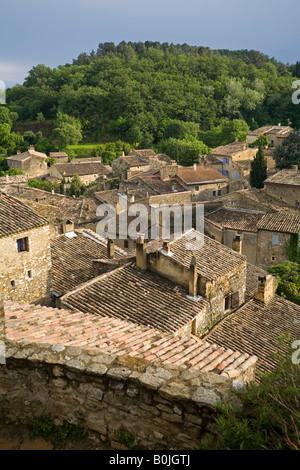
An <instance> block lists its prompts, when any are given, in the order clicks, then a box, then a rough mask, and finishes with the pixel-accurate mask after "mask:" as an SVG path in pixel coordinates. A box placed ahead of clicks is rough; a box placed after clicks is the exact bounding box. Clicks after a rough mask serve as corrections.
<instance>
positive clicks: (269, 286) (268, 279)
mask: <svg viewBox="0 0 300 470" xmlns="http://www.w3.org/2000/svg"><path fill="white" fill-rule="evenodd" d="M258 281H259V284H258V289H257V292H256V294H255V295H254V299H256V300H259V301H260V302H263V303H264V304H267V303H269V302H270V300H272V299H273V297H274V295H275V289H276V286H275V282H274V278H273V276H271V274H268V275H267V276H263V277H259V278H258Z"/></svg>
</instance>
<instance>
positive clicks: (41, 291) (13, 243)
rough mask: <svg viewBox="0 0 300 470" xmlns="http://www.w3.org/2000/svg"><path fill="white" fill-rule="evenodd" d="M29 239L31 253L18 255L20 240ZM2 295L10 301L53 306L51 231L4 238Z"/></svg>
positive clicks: (1, 249) (1, 247) (0, 268)
mask: <svg viewBox="0 0 300 470" xmlns="http://www.w3.org/2000/svg"><path fill="white" fill-rule="evenodd" d="M26 237H27V238H28V249H29V251H22V252H18V249H17V240H18V239H21V238H26ZM0 253H1V265H0V295H2V296H4V297H5V299H7V300H16V301H26V302H31V303H34V302H41V303H49V301H50V298H51V291H50V289H51V286H52V280H51V254H50V227H49V226H48V225H47V226H44V227H39V228H36V229H31V230H29V231H28V232H20V233H15V234H13V235H11V236H9V237H2V238H0Z"/></svg>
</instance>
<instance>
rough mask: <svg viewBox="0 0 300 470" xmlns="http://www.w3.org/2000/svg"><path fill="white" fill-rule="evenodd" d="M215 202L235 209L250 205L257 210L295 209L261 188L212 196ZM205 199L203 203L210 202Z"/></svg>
mask: <svg viewBox="0 0 300 470" xmlns="http://www.w3.org/2000/svg"><path fill="white" fill-rule="evenodd" d="M214 201H215V202H217V203H222V205H224V206H226V207H229V206H231V207H236V208H237V209H245V210H247V209H248V208H249V205H250V207H251V210H258V211H266V212H270V211H280V210H282V209H283V208H286V209H292V208H293V210H295V207H294V206H292V205H290V204H288V203H287V202H285V201H281V200H280V199H278V198H276V197H274V196H272V195H270V194H268V193H266V192H265V190H263V189H257V188H248V189H242V190H240V191H234V192H232V193H229V194H225V195H223V196H218V197H216V198H214ZM210 203H211V201H207V202H206V203H205V204H210Z"/></svg>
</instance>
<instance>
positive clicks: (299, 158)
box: [274, 130, 300, 169]
mask: <svg viewBox="0 0 300 470" xmlns="http://www.w3.org/2000/svg"><path fill="white" fill-rule="evenodd" d="M274 158H275V161H276V165H277V166H278V168H280V169H282V168H289V167H290V166H291V165H292V164H294V163H295V162H299V163H300V130H295V131H293V132H291V133H290V135H288V136H287V137H286V138H285V139H284V141H283V142H282V144H281V145H280V146H279V147H276V149H275V152H274Z"/></svg>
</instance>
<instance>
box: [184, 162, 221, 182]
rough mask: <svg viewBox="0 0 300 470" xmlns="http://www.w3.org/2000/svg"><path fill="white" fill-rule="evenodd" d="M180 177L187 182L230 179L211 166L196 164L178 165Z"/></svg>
mask: <svg viewBox="0 0 300 470" xmlns="http://www.w3.org/2000/svg"><path fill="white" fill-rule="evenodd" d="M177 176H178V178H180V179H181V180H182V181H183V182H184V183H185V184H197V183H199V184H201V183H202V184H203V183H205V182H208V183H213V182H217V181H219V182H220V181H222V182H225V181H227V180H228V179H227V178H226V177H225V176H223V175H222V174H221V173H220V172H219V171H218V170H215V169H214V168H212V167H210V166H199V165H198V166H196V168H194V167H178V172H177Z"/></svg>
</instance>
